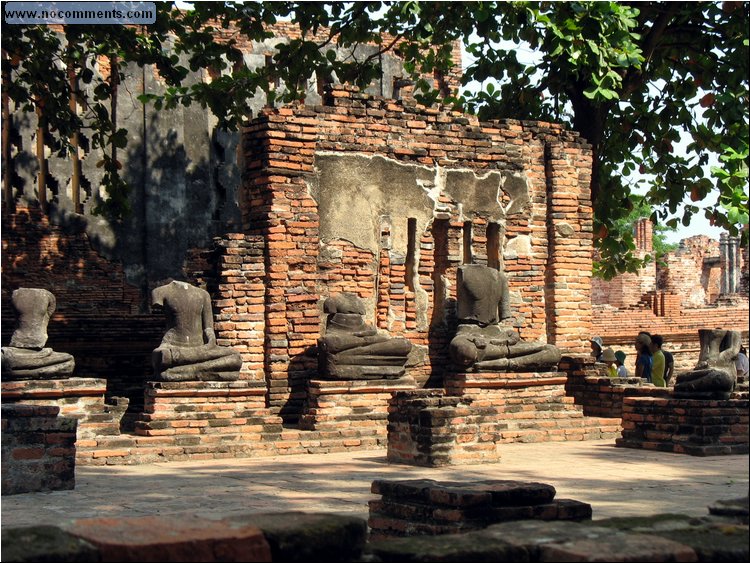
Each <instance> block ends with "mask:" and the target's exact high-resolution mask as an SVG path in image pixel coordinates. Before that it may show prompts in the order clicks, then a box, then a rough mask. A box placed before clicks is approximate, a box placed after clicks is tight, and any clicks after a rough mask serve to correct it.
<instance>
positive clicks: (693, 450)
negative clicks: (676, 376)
mask: <svg viewBox="0 0 750 563" xmlns="http://www.w3.org/2000/svg"><path fill="white" fill-rule="evenodd" d="M747 409H748V399H747V397H744V398H732V399H728V400H717V399H715V398H712V399H699V398H697V397H695V395H692V394H691V396H690V397H685V398H677V397H670V398H663V397H624V398H623V412H622V427H623V430H622V437H620V438H617V439H616V440H615V444H616V445H617V446H618V447H621V448H637V449H644V450H655V451H660V452H672V453H676V454H686V455H693V456H701V457H703V456H715V455H742V454H747V453H748V424H747V423H748V410H747ZM686 420H687V421H689V423H686Z"/></svg>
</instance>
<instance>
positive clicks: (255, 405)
mask: <svg viewBox="0 0 750 563" xmlns="http://www.w3.org/2000/svg"><path fill="white" fill-rule="evenodd" d="M265 395H266V388H265V386H264V385H263V382H260V381H257V382H256V381H184V382H150V383H148V385H147V388H146V397H145V403H144V412H143V414H142V415H141V420H139V421H137V422H136V425H135V433H136V435H138V436H194V437H196V438H197V440H196V443H197V442H198V441H200V439H201V438H202V437H203V436H211V435H216V434H231V435H241V439H242V440H243V441H260V439H261V435H262V434H263V433H264V432H273V433H275V434H278V432H280V431H281V420H280V419H279V418H278V417H276V416H273V415H271V414H270V412H269V411H268V409H266V408H265Z"/></svg>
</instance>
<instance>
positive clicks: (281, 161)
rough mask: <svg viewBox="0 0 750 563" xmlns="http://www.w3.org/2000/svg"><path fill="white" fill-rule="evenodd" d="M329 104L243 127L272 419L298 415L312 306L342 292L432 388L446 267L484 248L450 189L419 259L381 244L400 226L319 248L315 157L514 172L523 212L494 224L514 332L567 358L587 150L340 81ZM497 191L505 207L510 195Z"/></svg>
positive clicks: (422, 239)
mask: <svg viewBox="0 0 750 563" xmlns="http://www.w3.org/2000/svg"><path fill="white" fill-rule="evenodd" d="M327 99H328V102H329V104H330V105H326V106H314V107H310V106H297V107H288V108H281V109H267V110H264V112H263V113H262V114H261V115H260V116H259V117H258V118H257V119H256V120H255V121H254V122H253V123H252V124H251V126H250V127H248V128H247V129H246V130H245V133H244V139H243V143H242V150H243V153H244V161H245V163H246V167H245V172H244V175H243V182H244V187H243V191H242V200H241V202H240V206H241V208H242V210H243V225H244V229H245V230H246V232H247V233H248V234H249V235H250V236H253V237H259V238H262V239H264V240H265V246H264V260H265V262H264V264H265V269H266V271H265V287H266V290H265V331H266V332H265V336H264V344H263V345H264V358H265V364H264V370H265V374H266V378H267V382H268V386H269V397H270V404H271V407H272V410H273V411H274V412H280V413H281V414H282V415H284V416H285V417H286V419H287V420H294V419H296V417H297V415H298V413H299V409H300V407H301V404H302V401H303V399H304V384H305V381H307V380H308V379H309V378H310V376H311V375H313V374H314V373H315V369H316V366H317V364H316V355H317V350H316V340H317V338H318V337H319V335H320V334H321V331H322V314H321V312H320V306H319V304H320V302H321V301H322V300H324V299H325V298H326V297H327V296H329V295H331V294H334V293H337V292H340V291H351V292H354V293H356V294H358V295H359V296H360V297H361V298H363V299H364V300H365V301H366V302H367V303H370V304H372V309H371V312H370V313H369V315H368V316H369V318H370V320H371V321H372V322H374V323H375V324H377V326H379V327H381V328H384V329H387V330H388V331H389V332H390V333H391V334H392V335H394V336H405V337H406V338H408V339H409V340H411V341H412V343H413V344H415V345H416V346H417V347H420V348H421V349H422V350H425V351H426V353H425V356H424V360H423V361H421V362H420V363H418V364H417V365H415V366H414V368H413V369H412V370H410V372H411V373H412V375H414V376H415V377H416V378H417V381H418V383H419V384H420V385H424V384H425V383H426V382H427V381H428V380H429V381H430V383H431V384H439V383H440V380H441V376H442V368H443V366H444V365H446V364H447V363H448V362H447V358H446V356H445V348H446V347H445V344H446V342H447V338H448V337H449V335H450V334H451V333H452V327H454V326H455V317H454V315H453V308H454V306H455V279H456V270H457V267H458V266H459V265H461V264H462V263H464V262H465V261H467V256H471V258H470V260H472V261H475V262H484V263H486V262H487V260H488V253H491V252H489V251H488V248H489V247H490V246H491V245H490V243H489V241H488V239H489V238H490V237H489V236H488V225H490V224H491V223H493V218H492V217H490V216H488V215H487V214H486V213H483V211H482V209H473V208H470V207H469V206H467V205H463V206H462V205H461V202H460V201H457V196H456V194H451V192H450V189H449V187H448V188H446V189H445V190H443V191H442V192H441V193H440V195H439V198H438V200H437V202H436V205H435V212H434V213H433V214H432V216H431V217H429V218H428V220H427V221H426V224H424V225H423V230H422V231H420V232H416V233H415V235H414V236H415V239H416V240H415V241H414V247H415V251H414V253H413V256H415V257H416V256H417V255H418V260H417V259H416V258H415V260H416V263H414V264H413V265H411V266H410V265H409V264H407V263H406V262H407V261H408V258H409V257H408V256H404V254H408V252H407V253H403V254H398V253H397V252H395V251H394V250H392V249H391V247H390V245H391V244H393V245H396V244H397V242H395V241H397V239H398V238H399V236H401V237H403V233H404V231H405V230H406V229H405V227H406V225H404V224H400V223H394V224H392V225H391V224H385V225H381V226H380V230H379V232H378V235H379V237H380V242H379V243H378V245H377V247H373V248H364V247H363V246H357V245H355V244H353V243H352V242H350V240H347V239H346V238H344V237H338V238H334V239H333V240H321V229H322V227H321V213H323V214H325V213H327V209H326V208H325V205H329V206H330V205H336V203H335V202H325V201H324V199H323V196H320V197H319V199H321V202H318V201H317V200H316V199H315V198H314V197H313V195H312V194H311V188H310V184H311V183H313V182H314V181H315V175H316V173H317V172H316V170H317V168H316V167H319V166H323V164H321V162H320V159H321V157H320V155H321V153H325V154H326V155H331V154H332V155H334V158H336V157H337V156H341V157H342V158H343V157H346V155H351V156H352V157H353V158H361V159H366V158H369V157H372V156H374V155H380V156H383V157H385V158H386V159H389V160H392V161H394V162H396V163H398V164H403V165H407V166H415V167H421V168H420V170H421V169H426V170H428V171H430V173H433V172H431V171H433V170H440V169H441V168H445V169H447V170H448V172H447V174H450V171H452V170H460V171H467V170H468V171H473V172H475V173H476V174H477V175H479V176H477V177H481V175H483V174H486V173H487V172H490V171H498V172H501V173H503V174H506V175H510V174H514V173H521V174H523V176H524V178H525V182H526V188H525V189H526V190H527V193H528V202H527V205H526V207H525V210H526V211H525V212H523V213H518V212H517V213H508V214H507V215H506V216H505V217H504V220H503V221H502V229H503V232H502V238H501V240H500V243H499V244H500V250H499V253H500V257H499V260H502V262H503V266H504V269H505V271H506V272H507V273H508V276H509V285H510V290H511V293H512V295H513V307H512V308H513V313H514V324H515V326H516V327H517V328H518V329H519V331H520V332H521V335H522V337H524V338H527V339H541V340H546V341H549V342H554V343H555V344H557V345H558V346H560V347H562V348H563V349H565V350H566V351H567V350H570V351H582V350H583V349H584V348H585V347H586V340H587V338H586V335H587V334H588V332H589V322H590V306H589V303H590V297H589V295H590V279H589V277H588V275H587V274H586V272H590V269H591V216H590V213H591V209H590V202H589V193H588V184H589V180H590V175H589V172H588V170H589V167H590V152H589V149H588V147H587V146H586V145H585V144H584V143H583V142H582V141H581V140H580V139H579V138H578V136H577V135H576V134H574V133H570V132H566V131H563V130H562V129H561V128H560V127H559V126H557V125H553V124H544V123H531V122H523V123H522V122H518V121H512V120H508V121H503V122H496V123H479V122H478V121H477V120H476V119H474V118H470V117H466V116H464V115H462V114H459V113H454V112H449V111H446V110H440V109H435V108H425V107H422V106H419V105H417V104H415V103H414V102H411V103H409V102H406V103H397V102H394V101H391V100H387V99H383V98H379V97H376V96H371V95H368V94H364V93H361V92H358V91H356V90H355V89H353V88H349V87H336V88H333V89H331V90H330V91H329V93H328V96H327ZM434 174H435V175H436V176H438V174H437V173H434ZM357 187H358V186H356V185H355V186H352V188H353V189H355V188H357ZM458 197H461V196H460V195H459V196H458ZM504 197H505V201H504V203H506V204H512V202H511V197H510V196H509V195H508V194H506V195H505V196H504ZM339 205H343V204H341V203H339ZM366 219H367V220H370V217H367V218H366ZM357 220H358V219H357ZM349 221H350V222H351V221H352V218H350V219H349ZM405 222H406V220H405V218H404V223H405ZM467 229H470V230H471V234H470V236H469V238H467V235H466V231H467ZM391 231H393V232H391ZM550 236H551V238H550V239H549V240H550V241H551V243H550V244H549V245H548V237H550ZM391 239H393V242H389V241H391ZM467 241H470V243H467ZM468 244H470V246H471V248H470V250H469V249H468V248H465V247H466V246H467V245H468ZM321 248H323V249H324V252H321ZM394 248H395V247H394ZM417 248H418V252H417ZM493 252H494V250H493ZM254 259H255V257H254V258H253V260H254ZM493 260H496V261H497V260H498V257H494V258H493ZM498 265H499V264H498ZM407 271H412V272H416V274H415V277H413V278H408V279H407V277H408V276H407ZM220 275H224V274H223V273H220ZM415 280H416V281H415ZM436 295H438V296H439V297H438V298H436V297H435V296H436ZM420 303H421V305H420ZM548 311H551V312H550V313H548ZM548 314H549V317H548ZM229 340H230V341H231V339H229ZM237 343H239V342H237ZM233 345H234V344H233Z"/></svg>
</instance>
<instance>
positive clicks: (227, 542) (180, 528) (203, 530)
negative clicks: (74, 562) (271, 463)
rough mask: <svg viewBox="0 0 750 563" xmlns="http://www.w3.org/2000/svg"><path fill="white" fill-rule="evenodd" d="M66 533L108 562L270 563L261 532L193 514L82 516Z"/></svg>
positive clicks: (251, 527) (266, 546)
mask: <svg viewBox="0 0 750 563" xmlns="http://www.w3.org/2000/svg"><path fill="white" fill-rule="evenodd" d="M66 528H67V531H68V532H70V533H71V534H72V535H74V536H77V537H79V538H82V539H84V540H86V541H88V542H89V543H91V544H93V545H94V546H96V548H97V549H98V551H99V555H100V557H101V561H102V562H103V563H105V562H108V561H112V562H116V561H133V562H136V561H138V562H146V561H154V562H157V561H186V562H188V561H196V562H198V561H271V550H270V547H269V545H268V542H266V539H265V537H264V536H263V532H261V530H260V529H259V528H257V527H255V526H250V525H242V524H239V523H238V524H231V523H228V522H224V521H215V520H208V519H206V518H201V517H199V516H194V515H188V514H185V515H181V516H179V517H176V516H142V517H136V518H83V519H79V520H75V521H74V522H72V523H71V524H69V525H68V526H66Z"/></svg>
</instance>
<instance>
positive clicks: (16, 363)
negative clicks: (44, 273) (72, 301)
mask: <svg viewBox="0 0 750 563" xmlns="http://www.w3.org/2000/svg"><path fill="white" fill-rule="evenodd" d="M11 303H12V305H13V310H14V311H15V313H16V330H15V331H14V332H13V336H12V337H11V339H10V345H9V346H7V347H4V348H3V349H2V373H3V378H4V379H8V380H12V379H15V380H21V379H61V378H65V377H68V376H70V375H71V374H72V373H73V369H74V368H75V360H74V359H73V356H71V355H70V354H66V353H65V352H55V351H54V350H52V348H45V347H44V345H45V344H46V343H47V325H48V323H49V320H50V317H52V313H54V312H55V307H56V305H57V301H56V300H55V296H54V295H53V294H52V293H51V292H49V291H47V290H46V289H34V288H27V287H21V288H18V289H16V290H15V291H14V292H13V295H12V296H11Z"/></svg>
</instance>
